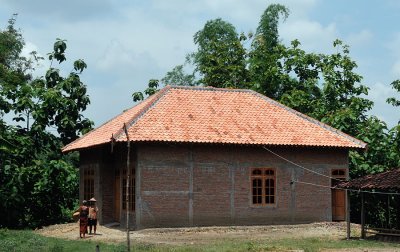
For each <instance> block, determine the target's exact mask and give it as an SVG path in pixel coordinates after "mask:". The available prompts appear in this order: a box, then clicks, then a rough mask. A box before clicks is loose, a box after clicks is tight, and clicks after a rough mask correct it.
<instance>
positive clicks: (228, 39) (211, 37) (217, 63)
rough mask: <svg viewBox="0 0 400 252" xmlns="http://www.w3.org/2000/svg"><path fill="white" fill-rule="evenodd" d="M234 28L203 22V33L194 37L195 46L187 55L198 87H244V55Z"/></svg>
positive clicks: (219, 21) (197, 33)
mask: <svg viewBox="0 0 400 252" xmlns="http://www.w3.org/2000/svg"><path fill="white" fill-rule="evenodd" d="M244 39H245V37H244V35H242V36H239V35H238V34H237V32H236V29H235V27H234V26H233V25H232V24H230V23H228V22H225V21H223V20H221V19H219V18H218V19H214V20H210V21H207V23H206V24H205V25H204V27H203V29H202V30H200V31H198V32H196V34H195V35H194V43H195V44H196V45H197V46H198V50H197V52H196V53H194V54H193V55H191V59H192V61H193V63H194V66H195V68H196V71H197V72H198V73H199V74H200V75H201V77H202V78H201V79H200V83H202V84H203V85H205V86H213V87H220V88H227V87H231V88H243V87H246V86H247V75H248V73H247V70H246V60H245V57H244V56H245V54H246V51H245V49H244V48H243V45H242V44H241V41H242V40H244Z"/></svg>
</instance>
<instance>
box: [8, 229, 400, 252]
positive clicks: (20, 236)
mask: <svg viewBox="0 0 400 252" xmlns="http://www.w3.org/2000/svg"><path fill="white" fill-rule="evenodd" d="M96 245H99V247H100V251H101V252H104V251H126V244H124V243H122V244H105V243H98V242H94V241H90V240H76V241H71V240H63V239H57V238H50V237H44V236H41V235H38V234H36V233H34V232H33V231H29V230H18V231H16V230H8V229H0V251H6V252H13V251H27V252H30V251H32V252H33V251H34V252H39V251H44V252H46V251H51V252H52V251H54V252H55V251H57V252H69V251H95V248H96ZM344 248H381V249H387V250H390V249H391V250H394V249H397V250H400V244H396V243H384V242H378V241H372V240H358V239H353V240H333V239H329V238H305V239H290V238H285V239H278V240H258V241H249V240H247V241H246V240H239V241H237V240H223V241H220V242H218V243H210V244H201V245H195V244H188V245H154V244H133V245H132V249H131V251H154V252H158V251H171V252H172V251H174V252H175V251H176V252H185V251H195V252H196V251H215V252H217V251H218V252H219V251H222V252H224V251H288V250H299V249H302V250H304V251H306V252H314V251H319V250H321V249H344Z"/></svg>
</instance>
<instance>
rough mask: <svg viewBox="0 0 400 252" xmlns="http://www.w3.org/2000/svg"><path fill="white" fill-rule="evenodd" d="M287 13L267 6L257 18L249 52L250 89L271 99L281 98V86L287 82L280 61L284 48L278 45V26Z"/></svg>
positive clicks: (279, 6)
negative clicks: (257, 22)
mask: <svg viewBox="0 0 400 252" xmlns="http://www.w3.org/2000/svg"><path fill="white" fill-rule="evenodd" d="M288 15H289V9H288V8H286V7H285V6H283V5H280V4H271V5H269V6H268V7H267V9H266V10H265V11H264V13H263V15H262V16H261V20H260V22H259V25H258V28H257V31H256V34H255V36H254V38H253V41H252V45H251V51H250V52H249V71H250V78H251V81H252V83H253V89H254V90H255V91H257V92H259V93H262V94H264V95H266V96H268V97H271V98H273V99H278V98H279V97H280V96H282V94H283V91H282V88H283V86H284V84H285V83H286V82H287V81H289V80H290V77H289V76H288V75H287V74H286V73H285V71H284V69H283V66H282V63H281V60H282V59H283V57H284V56H285V55H284V51H285V49H286V48H285V47H284V46H283V45H282V44H281V43H279V34H278V23H279V18H280V17H281V16H282V17H283V19H286V18H287V17H288Z"/></svg>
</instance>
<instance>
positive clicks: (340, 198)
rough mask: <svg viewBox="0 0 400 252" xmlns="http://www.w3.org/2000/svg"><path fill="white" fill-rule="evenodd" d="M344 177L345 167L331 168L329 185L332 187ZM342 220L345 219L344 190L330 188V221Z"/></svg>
mask: <svg viewBox="0 0 400 252" xmlns="http://www.w3.org/2000/svg"><path fill="white" fill-rule="evenodd" d="M345 179H346V170H345V169H337V170H333V171H332V179H331V186H332V187H334V186H336V185H337V184H338V183H340V182H341V181H342V180H345ZM344 220H346V191H345V190H343V189H332V221H344Z"/></svg>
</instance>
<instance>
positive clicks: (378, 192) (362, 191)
mask: <svg viewBox="0 0 400 252" xmlns="http://www.w3.org/2000/svg"><path fill="white" fill-rule="evenodd" d="M263 149H265V150H266V151H268V152H270V153H271V154H273V155H275V156H277V157H279V158H280V159H282V160H285V161H286V162H288V163H291V164H293V165H295V166H297V167H299V168H301V169H304V170H306V171H309V172H311V173H314V174H317V175H319V176H323V177H326V178H330V179H334V180H337V181H341V180H340V179H337V178H334V177H331V176H328V175H326V174H323V173H319V172H316V171H313V170H311V169H308V168H306V167H304V166H302V165H299V164H297V163H295V162H293V161H291V160H289V159H287V158H284V157H282V156H281V155H279V154H277V153H275V152H273V151H272V150H270V149H268V148H267V147H265V146H263ZM291 183H298V184H305V185H311V186H318V187H324V188H330V189H339V190H340V189H341V190H348V191H351V192H358V193H370V194H384V195H400V193H397V192H380V191H366V190H359V189H342V188H336V187H332V186H326V185H319V184H314V183H310V182H304V181H298V180H292V181H291Z"/></svg>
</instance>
